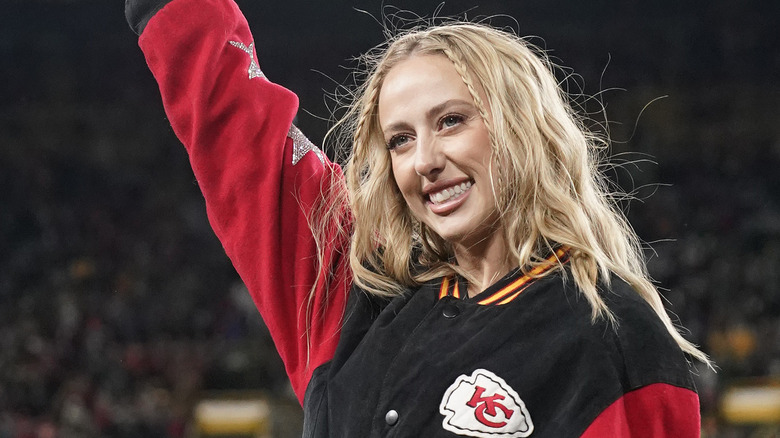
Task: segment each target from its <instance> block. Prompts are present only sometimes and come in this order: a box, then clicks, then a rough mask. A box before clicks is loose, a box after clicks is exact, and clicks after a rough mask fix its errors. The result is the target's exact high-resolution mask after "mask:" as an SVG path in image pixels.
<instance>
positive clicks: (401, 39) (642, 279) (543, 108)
mask: <svg viewBox="0 0 780 438" xmlns="http://www.w3.org/2000/svg"><path fill="white" fill-rule="evenodd" d="M377 50H378V51H376V52H373V53H369V54H368V55H367V56H366V57H365V58H364V59H365V61H366V63H367V66H366V67H367V80H366V81H365V82H364V83H363V84H362V85H361V86H360V87H359V88H358V90H357V91H356V93H355V94H354V96H353V102H352V105H350V106H349V110H348V112H347V113H346V115H345V116H344V117H343V118H342V119H341V120H339V122H337V124H336V125H335V126H334V128H332V129H331V131H330V132H329V133H328V138H333V136H336V138H340V139H341V141H342V146H343V147H346V149H349V150H350V151H351V152H350V154H349V156H348V159H347V161H346V164H345V167H344V169H345V176H346V185H345V186H344V185H335V189H334V193H332V195H333V196H330V197H328V198H329V206H328V207H325V208H326V209H327V211H326V212H325V216H326V217H327V216H333V215H334V214H339V215H342V216H341V217H342V218H343V213H344V211H345V209H346V210H348V211H349V214H350V215H351V220H350V221H349V223H350V225H349V229H342V232H345V233H350V234H351V245H350V248H349V264H350V268H351V271H352V275H353V281H354V283H355V284H357V285H358V286H360V287H361V288H363V289H364V290H366V291H367V292H369V293H372V294H376V295H381V296H394V295H397V294H400V293H402V292H403V291H404V290H405V289H406V288H408V287H415V286H418V285H420V284H421V283H422V282H425V281H427V280H430V279H433V278H436V277H440V276H446V275H453V274H460V275H465V276H467V278H468V273H466V272H462V270H461V269H460V268H459V267H458V265H457V264H456V261H455V258H454V253H453V249H452V246H451V245H450V244H449V243H448V242H447V241H445V240H444V239H442V238H441V237H440V236H438V235H437V234H436V233H434V232H432V231H431V230H430V229H428V228H427V227H425V226H424V225H423V224H421V223H419V222H418V221H417V220H415V218H414V217H413V216H412V214H411V212H410V210H409V208H408V207H407V205H406V203H405V202H404V199H403V197H402V196H401V194H400V191H399V189H398V187H397V185H396V183H395V180H394V177H393V173H392V166H391V161H390V153H389V151H388V150H387V148H386V144H385V140H384V137H383V134H382V129H381V126H380V124H379V116H378V109H377V108H378V101H379V94H380V90H381V88H382V84H383V82H384V79H385V77H386V76H387V74H388V72H389V71H390V70H391V69H392V68H393V67H394V66H395V65H397V64H398V63H399V62H401V61H403V60H405V59H407V58H409V57H411V56H415V55H440V56H445V57H446V58H447V59H449V60H450V61H451V62H452V64H453V66H454V67H455V69H456V70H457V72H458V73H459V75H460V77H461V78H462V79H463V82H464V83H465V84H466V86H467V87H468V89H469V92H470V94H471V97H472V98H473V100H474V104H475V106H476V107H477V108H478V110H479V113H480V115H481V116H482V119H483V121H484V123H485V125H486V127H487V129H488V132H489V134H490V139H491V148H492V153H493V158H494V159H493V163H494V166H493V171H494V172H496V174H495V175H493V176H494V180H495V181H498V184H496V185H495V187H494V189H493V191H494V195H495V198H496V203H497V206H498V210H499V212H500V221H501V225H502V227H501V228H502V229H503V230H504V234H505V235H504V239H505V240H506V242H507V247H508V248H509V251H510V254H509V255H508V256H509V257H510V259H511V260H512V261H513V262H514V263H515V264H516V265H517V266H519V267H520V268H521V269H522V270H523V271H524V273H526V274H528V273H530V271H531V270H533V268H534V267H537V266H539V265H541V264H545V263H549V262H547V261H546V257H547V256H548V255H549V254H550V253H551V252H552V253H554V249H555V248H556V247H557V246H559V245H565V246H567V247H568V248H569V257H570V259H569V260H570V261H569V271H570V272H571V277H572V278H573V280H574V282H575V283H576V285H577V287H578V288H579V290H580V291H581V293H582V295H583V296H584V297H585V298H586V299H587V301H588V303H589V304H590V306H591V308H592V318H593V320H594V321H595V320H597V319H599V318H606V319H608V320H610V321H613V322H614V317H613V315H612V313H611V312H610V310H609V309H608V307H607V305H606V303H605V302H604V300H603V299H602V296H601V295H600V293H599V290H598V288H599V286H598V284H599V283H601V284H604V285H605V286H607V287H609V285H610V281H611V278H612V275H613V274H614V275H616V276H618V277H620V278H622V279H623V280H624V281H626V282H627V283H628V284H630V285H631V286H632V287H633V289H634V290H635V291H636V293H638V294H639V296H641V297H642V298H643V299H644V300H645V301H646V302H647V303H649V304H650V306H651V307H652V308H653V309H654V310H655V312H656V313H657V314H658V317H659V318H660V319H661V321H663V323H664V324H665V325H666V328H667V329H668V331H669V333H670V334H671V335H672V336H673V337H674V339H675V340H676V341H677V343H678V344H679V345H680V347H681V348H682V350H683V351H685V352H687V353H689V354H690V355H692V356H693V357H696V358H697V359H699V360H701V361H703V362H705V363H707V364H709V363H710V362H709V359H708V358H707V356H706V355H705V354H704V353H702V352H701V351H700V350H698V349H697V348H696V347H695V346H694V345H693V344H691V343H690V342H688V341H687V340H685V339H684V338H683V337H682V336H681V335H680V333H679V332H678V331H677V330H676V329H675V327H674V325H673V323H672V321H671V319H670V318H669V316H668V315H667V313H666V311H665V309H664V306H663V302H662V300H661V297H660V295H659V293H658V292H657V290H656V288H655V287H654V285H653V283H652V282H651V280H650V279H649V276H648V273H647V271H646V263H645V260H644V256H643V252H642V248H641V244H640V241H639V239H638V237H637V236H636V234H635V233H634V231H633V229H632V228H631V226H630V225H629V224H628V222H627V221H626V219H625V217H624V215H623V214H622V212H621V210H620V209H619V208H618V206H617V204H616V202H615V199H616V198H615V193H616V192H614V191H612V190H611V189H610V185H609V184H608V182H607V180H606V179H605V178H604V176H603V175H602V173H601V172H600V170H599V169H600V168H599V165H600V163H601V162H602V161H603V160H602V155H603V152H604V151H605V150H606V148H607V146H608V141H607V139H605V138H602V137H600V136H598V135H595V134H594V133H592V132H590V131H589V130H588V129H586V128H585V126H584V124H583V119H582V118H581V117H580V116H578V115H577V114H576V113H575V111H574V110H573V108H572V105H571V103H570V99H569V97H568V95H567V94H566V93H565V92H564V91H563V90H562V88H561V86H560V85H559V83H558V81H557V80H556V78H555V75H554V73H553V71H554V68H555V66H554V65H553V64H552V63H551V62H550V61H549V59H548V58H547V56H546V55H545V54H544V52H543V51H541V50H539V49H537V48H535V47H534V46H532V45H531V44H529V43H528V42H526V41H525V40H523V39H522V38H519V37H517V36H515V35H513V34H511V33H508V32H505V31H501V30H498V29H495V28H492V27H490V26H486V25H481V24H474V23H463V22H458V23H451V24H444V25H438V26H432V27H429V28H425V29H415V30H411V31H407V32H405V33H401V34H399V35H398V36H396V37H394V38H391V40H390V41H389V42H388V43H387V44H386V45H383V46H382V47H380V48H378V49H377ZM479 89H481V90H483V91H484V95H485V96H486V98H487V99H486V101H485V100H483V99H482V98H481V97H480V93H479V92H478V90H479ZM334 200H335V202H333V201H334ZM316 229H317V227H315V231H316ZM320 230H321V233H320V235H319V236H318V237H319V241H325V240H329V239H332V238H333V235H332V234H329V235H328V236H326V235H324V234H325V232H324V230H322V227H320ZM329 233H332V229H331V230H329ZM561 269H562V265H561V263H557V269H551V270H548V271H547V272H546V274H544V275H547V274H549V273H550V272H551V271H556V270H561Z"/></svg>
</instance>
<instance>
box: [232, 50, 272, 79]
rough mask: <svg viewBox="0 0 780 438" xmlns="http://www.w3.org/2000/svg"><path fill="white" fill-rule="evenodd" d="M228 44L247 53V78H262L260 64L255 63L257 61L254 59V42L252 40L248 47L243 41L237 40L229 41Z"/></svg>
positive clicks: (263, 75)
mask: <svg viewBox="0 0 780 438" xmlns="http://www.w3.org/2000/svg"><path fill="white" fill-rule="evenodd" d="M230 45H231V46H233V47H238V48H239V49H241V50H243V51H244V52H246V53H247V54H249V61H250V62H249V70H248V73H249V79H254V78H264V77H265V74H263V71H262V70H260V66H259V65H257V61H255V52H254V50H253V49H254V47H255V42H254V41H252V42H251V43H250V44H249V47H247V46H246V45H245V44H244V43H242V42H239V41H230Z"/></svg>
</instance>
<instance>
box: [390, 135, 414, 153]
mask: <svg viewBox="0 0 780 438" xmlns="http://www.w3.org/2000/svg"><path fill="white" fill-rule="evenodd" d="M408 142H409V136H408V135H406V134H396V135H394V136H392V137H390V140H388V141H387V149H388V150H391V151H392V150H393V149H395V148H397V147H399V146H403V145H404V143H408Z"/></svg>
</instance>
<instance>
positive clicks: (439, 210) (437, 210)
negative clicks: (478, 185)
mask: <svg viewBox="0 0 780 438" xmlns="http://www.w3.org/2000/svg"><path fill="white" fill-rule="evenodd" d="M467 181H468V180H467ZM456 185H458V184H453V185H451V186H450V187H454V186H456ZM439 186H440V188H436V187H433V190H430V189H428V190H427V192H428V193H427V194H428V197H429V199H428V200H427V201H426V203H425V204H426V205H427V206H428V208H429V209H430V210H431V212H432V213H434V214H437V215H441V216H444V215H448V214H450V213H452V212H453V211H455V210H456V209H458V207H460V206H461V205H462V204H463V203H464V202H466V199H467V198H468V197H469V194H471V187H469V188H468V189H467V190H465V191H464V192H462V193H460V194H459V195H457V196H453V197H452V198H450V199H449V200H447V201H444V202H442V203H440V204H434V203H433V202H432V201H431V200H430V194H431V193H438V192H440V191H442V190H444V189H445V188H450V187H447V186H444V187H441V185H439ZM472 186H473V183H472Z"/></svg>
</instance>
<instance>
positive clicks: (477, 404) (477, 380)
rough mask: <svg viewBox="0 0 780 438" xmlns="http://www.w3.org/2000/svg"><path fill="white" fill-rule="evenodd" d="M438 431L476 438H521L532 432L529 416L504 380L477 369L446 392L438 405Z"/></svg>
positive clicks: (532, 426)
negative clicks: (442, 430)
mask: <svg viewBox="0 0 780 438" xmlns="http://www.w3.org/2000/svg"><path fill="white" fill-rule="evenodd" d="M439 412H440V413H441V414H442V415H444V420H443V421H442V427H444V429H445V430H448V431H450V432H452V433H455V434H458V435H463V436H471V437H479V438H499V437H500V438H522V437H527V436H530V435H531V434H532V433H533V431H534V425H533V422H532V421H531V415H530V414H529V413H528V409H526V407H525V403H524V402H523V400H522V399H521V398H520V396H519V395H518V394H517V392H515V390H514V389H512V387H511V386H509V385H508V384H507V383H506V382H505V381H504V379H502V378H500V377H498V376H497V375H495V374H493V373H492V372H490V371H488V370H483V369H478V370H476V371H474V372H473V373H471V375H470V376H467V375H465V374H462V375H460V376H459V377H458V378H457V379H455V383H453V384H452V385H450V387H449V388H447V392H445V393H444V398H442V400H441V405H439Z"/></svg>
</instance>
